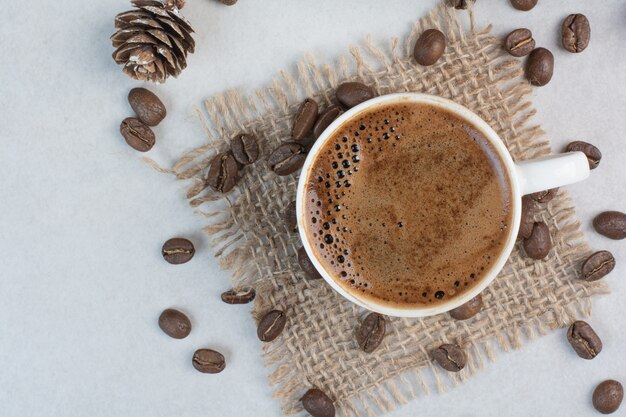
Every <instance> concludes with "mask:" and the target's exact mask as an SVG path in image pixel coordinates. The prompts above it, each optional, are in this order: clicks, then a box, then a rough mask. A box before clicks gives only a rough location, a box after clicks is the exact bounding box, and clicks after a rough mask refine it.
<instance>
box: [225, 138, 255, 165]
mask: <svg viewBox="0 0 626 417" xmlns="http://www.w3.org/2000/svg"><path fill="white" fill-rule="evenodd" d="M230 146H231V150H232V152H233V157H234V158H235V160H236V161H237V162H239V163H240V164H241V165H249V164H251V163H253V162H255V161H256V160H257V159H259V144H258V143H257V141H256V138H255V137H254V136H253V135H249V134H247V133H240V134H238V135H237V136H235V137H234V138H233V140H232V141H231V143H230Z"/></svg>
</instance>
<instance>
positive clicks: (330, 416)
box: [300, 388, 335, 417]
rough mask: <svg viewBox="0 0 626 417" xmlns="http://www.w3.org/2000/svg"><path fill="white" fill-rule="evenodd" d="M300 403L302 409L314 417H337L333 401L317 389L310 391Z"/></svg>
mask: <svg viewBox="0 0 626 417" xmlns="http://www.w3.org/2000/svg"><path fill="white" fill-rule="evenodd" d="M300 401H302V407H304V409H305V410H306V411H307V412H308V413H309V414H311V416H313V417H335V405H334V404H333V400H331V399H330V397H328V395H326V394H325V393H324V392H323V391H321V390H319V389H317V388H312V389H310V390H308V391H307V392H306V393H305V394H304V395H303V396H302V398H301V399H300Z"/></svg>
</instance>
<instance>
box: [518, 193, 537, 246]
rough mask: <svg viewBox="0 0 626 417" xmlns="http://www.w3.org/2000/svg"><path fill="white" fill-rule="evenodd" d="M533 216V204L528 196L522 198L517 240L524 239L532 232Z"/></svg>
mask: <svg viewBox="0 0 626 417" xmlns="http://www.w3.org/2000/svg"><path fill="white" fill-rule="evenodd" d="M534 215H535V203H534V202H533V200H532V198H530V196H527V195H525V196H523V197H522V217H521V220H520V224H519V230H518V232H517V238H518V239H526V238H527V237H529V236H530V234H531V233H532V232H533V226H534V225H535V221H534V220H533V217H534Z"/></svg>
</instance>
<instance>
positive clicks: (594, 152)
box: [565, 140, 602, 169]
mask: <svg viewBox="0 0 626 417" xmlns="http://www.w3.org/2000/svg"><path fill="white" fill-rule="evenodd" d="M575 151H580V152H582V153H584V154H585V156H586V157H587V161H589V169H595V168H597V167H598V165H600V159H602V152H600V149H598V148H596V147H595V146H593V145H592V144H591V143H587V142H583V141H582V140H577V141H574V142H571V143H570V144H569V145H567V148H565V152H575Z"/></svg>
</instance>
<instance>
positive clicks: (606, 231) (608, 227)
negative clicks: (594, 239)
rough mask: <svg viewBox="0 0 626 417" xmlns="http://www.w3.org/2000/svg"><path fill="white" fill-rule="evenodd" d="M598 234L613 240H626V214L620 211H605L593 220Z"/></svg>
mask: <svg viewBox="0 0 626 417" xmlns="http://www.w3.org/2000/svg"><path fill="white" fill-rule="evenodd" d="M593 228H594V229H596V232H598V233H600V234H601V235H603V236H606V237H608V238H611V239H615V240H621V239H624V238H626V214H624V213H622V212H620V211H605V212H604V213H600V214H598V215H597V216H596V218H595V219H593Z"/></svg>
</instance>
